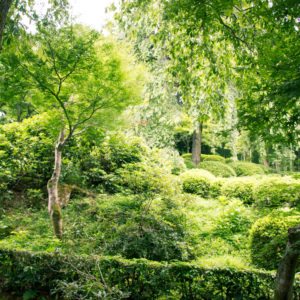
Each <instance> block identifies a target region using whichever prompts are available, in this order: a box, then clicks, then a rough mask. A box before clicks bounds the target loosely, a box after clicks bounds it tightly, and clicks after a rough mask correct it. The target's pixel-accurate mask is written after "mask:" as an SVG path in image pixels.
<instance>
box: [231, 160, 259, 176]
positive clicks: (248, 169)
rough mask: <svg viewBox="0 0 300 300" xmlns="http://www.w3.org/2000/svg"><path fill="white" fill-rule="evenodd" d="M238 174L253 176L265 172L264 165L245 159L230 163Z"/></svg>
mask: <svg viewBox="0 0 300 300" xmlns="http://www.w3.org/2000/svg"><path fill="white" fill-rule="evenodd" d="M229 166H230V167H232V168H233V169H234V171H235V173H236V175H237V176H251V175H256V174H264V173H265V171H264V167H263V166H261V165H258V164H254V163H251V162H245V161H236V162H232V163H229Z"/></svg>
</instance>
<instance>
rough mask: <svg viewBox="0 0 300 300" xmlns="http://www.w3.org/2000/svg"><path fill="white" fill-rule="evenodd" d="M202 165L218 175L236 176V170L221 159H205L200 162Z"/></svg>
mask: <svg viewBox="0 0 300 300" xmlns="http://www.w3.org/2000/svg"><path fill="white" fill-rule="evenodd" d="M200 167H201V168H202V169H205V170H207V171H209V172H211V173H212V174H214V175H215V176H218V177H232V176H236V174H235V171H234V170H233V169H232V168H231V167H230V166H228V165H226V164H225V163H222V162H220V161H204V162H202V163H200Z"/></svg>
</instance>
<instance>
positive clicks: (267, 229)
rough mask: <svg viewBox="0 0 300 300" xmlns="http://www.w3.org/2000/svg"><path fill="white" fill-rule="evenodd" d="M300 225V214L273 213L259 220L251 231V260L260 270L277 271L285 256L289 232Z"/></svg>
mask: <svg viewBox="0 0 300 300" xmlns="http://www.w3.org/2000/svg"><path fill="white" fill-rule="evenodd" d="M299 223H300V214H294V215H288V214H284V213H280V212H276V213H273V214H271V215H268V216H266V217H263V218H261V219H259V220H257V221H256V222H255V223H254V225H253V226H252V228H251V231H250V243H251V258H252V262H253V264H255V265H256V266H258V267H260V268H265V269H269V270H275V269H277V268H278V265H279V262H280V260H281V258H282V256H283V254H284V251H285V247H286V243H287V233H288V232H287V230H288V228H290V227H293V226H296V225H297V224H299Z"/></svg>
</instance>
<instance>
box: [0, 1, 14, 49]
mask: <svg viewBox="0 0 300 300" xmlns="http://www.w3.org/2000/svg"><path fill="white" fill-rule="evenodd" d="M12 3H13V0H0V51H1V49H2V39H3V33H4V28H5V24H6V19H7V15H8V12H9V9H10V7H11V5H12Z"/></svg>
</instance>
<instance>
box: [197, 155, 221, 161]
mask: <svg viewBox="0 0 300 300" xmlns="http://www.w3.org/2000/svg"><path fill="white" fill-rule="evenodd" d="M201 159H202V161H220V162H223V163H225V158H224V157H223V156H221V155H217V154H202V155H201Z"/></svg>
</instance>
